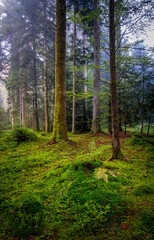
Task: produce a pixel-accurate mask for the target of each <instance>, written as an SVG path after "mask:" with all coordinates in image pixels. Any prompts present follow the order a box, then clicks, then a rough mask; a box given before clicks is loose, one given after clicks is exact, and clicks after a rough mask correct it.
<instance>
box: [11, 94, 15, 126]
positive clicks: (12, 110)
mask: <svg viewBox="0 0 154 240" xmlns="http://www.w3.org/2000/svg"><path fill="white" fill-rule="evenodd" d="M14 113H15V112H14V98H13V92H11V120H12V128H13V127H14V125H15V117H14Z"/></svg>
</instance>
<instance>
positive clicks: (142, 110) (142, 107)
mask: <svg viewBox="0 0 154 240" xmlns="http://www.w3.org/2000/svg"><path fill="white" fill-rule="evenodd" d="M142 71H143V68H142ZM144 95H145V93H144V74H143V80H142V102H141V134H143V128H144Z"/></svg>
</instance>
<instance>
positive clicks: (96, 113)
mask: <svg viewBox="0 0 154 240" xmlns="http://www.w3.org/2000/svg"><path fill="white" fill-rule="evenodd" d="M98 8H99V2H98V0H95V1H94V9H95V10H97V9H98ZM94 65H95V68H94V97H93V132H94V133H96V132H100V23H99V21H98V19H97V17H96V18H95V19H94Z"/></svg>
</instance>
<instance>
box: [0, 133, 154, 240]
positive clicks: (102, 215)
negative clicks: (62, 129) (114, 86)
mask: <svg viewBox="0 0 154 240" xmlns="http://www.w3.org/2000/svg"><path fill="white" fill-rule="evenodd" d="M37 135H38V139H37V140H36V141H34V142H29V143H27V142H25V143H20V144H19V145H17V146H14V147H10V148H6V149H5V148H3V149H2V150H1V152H0V171H1V173H0V178H1V184H0V193H1V195H0V204H1V216H0V228H1V229H0V240H5V239H8V240H22V239H26V240H39V239H41V240H44V239H53V240H56V239H58V240H71V239H72V240H81V239H83V240H93V239H94V240H95V239H97V240H114V239H119V240H121V239H123V240H126V239H129V240H135V239H137V240H142V239H148V240H152V239H154V233H153V232H152V226H153V211H152V210H153V209H152V204H153V192H154V190H153V182H152V180H153V174H154V169H153V162H152V154H153V150H154V148H153V143H154V139H153V138H152V137H149V138H144V137H141V136H139V135H133V136H131V135H130V134H128V135H127V136H124V135H123V134H121V135H120V138H121V148H122V153H123V154H124V156H125V157H126V160H125V161H121V160H114V161H106V160H107V159H109V158H110V156H111V136H109V135H106V134H103V133H102V134H90V133H89V134H76V135H72V134H69V141H68V142H65V141H60V142H58V143H56V144H51V142H50V139H51V134H47V136H41V133H37ZM3 138H4V136H3Z"/></svg>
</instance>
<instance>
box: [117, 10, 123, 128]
mask: <svg viewBox="0 0 154 240" xmlns="http://www.w3.org/2000/svg"><path fill="white" fill-rule="evenodd" d="M120 21H121V17H120V9H119V6H118V5H117V8H116V22H117V30H116V33H117V34H116V35H117V36H116V38H117V71H116V72H117V84H118V87H119V91H118V100H119V103H118V108H119V130H120V131H122V122H121V93H120V84H121V73H120V71H121V26H120Z"/></svg>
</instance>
